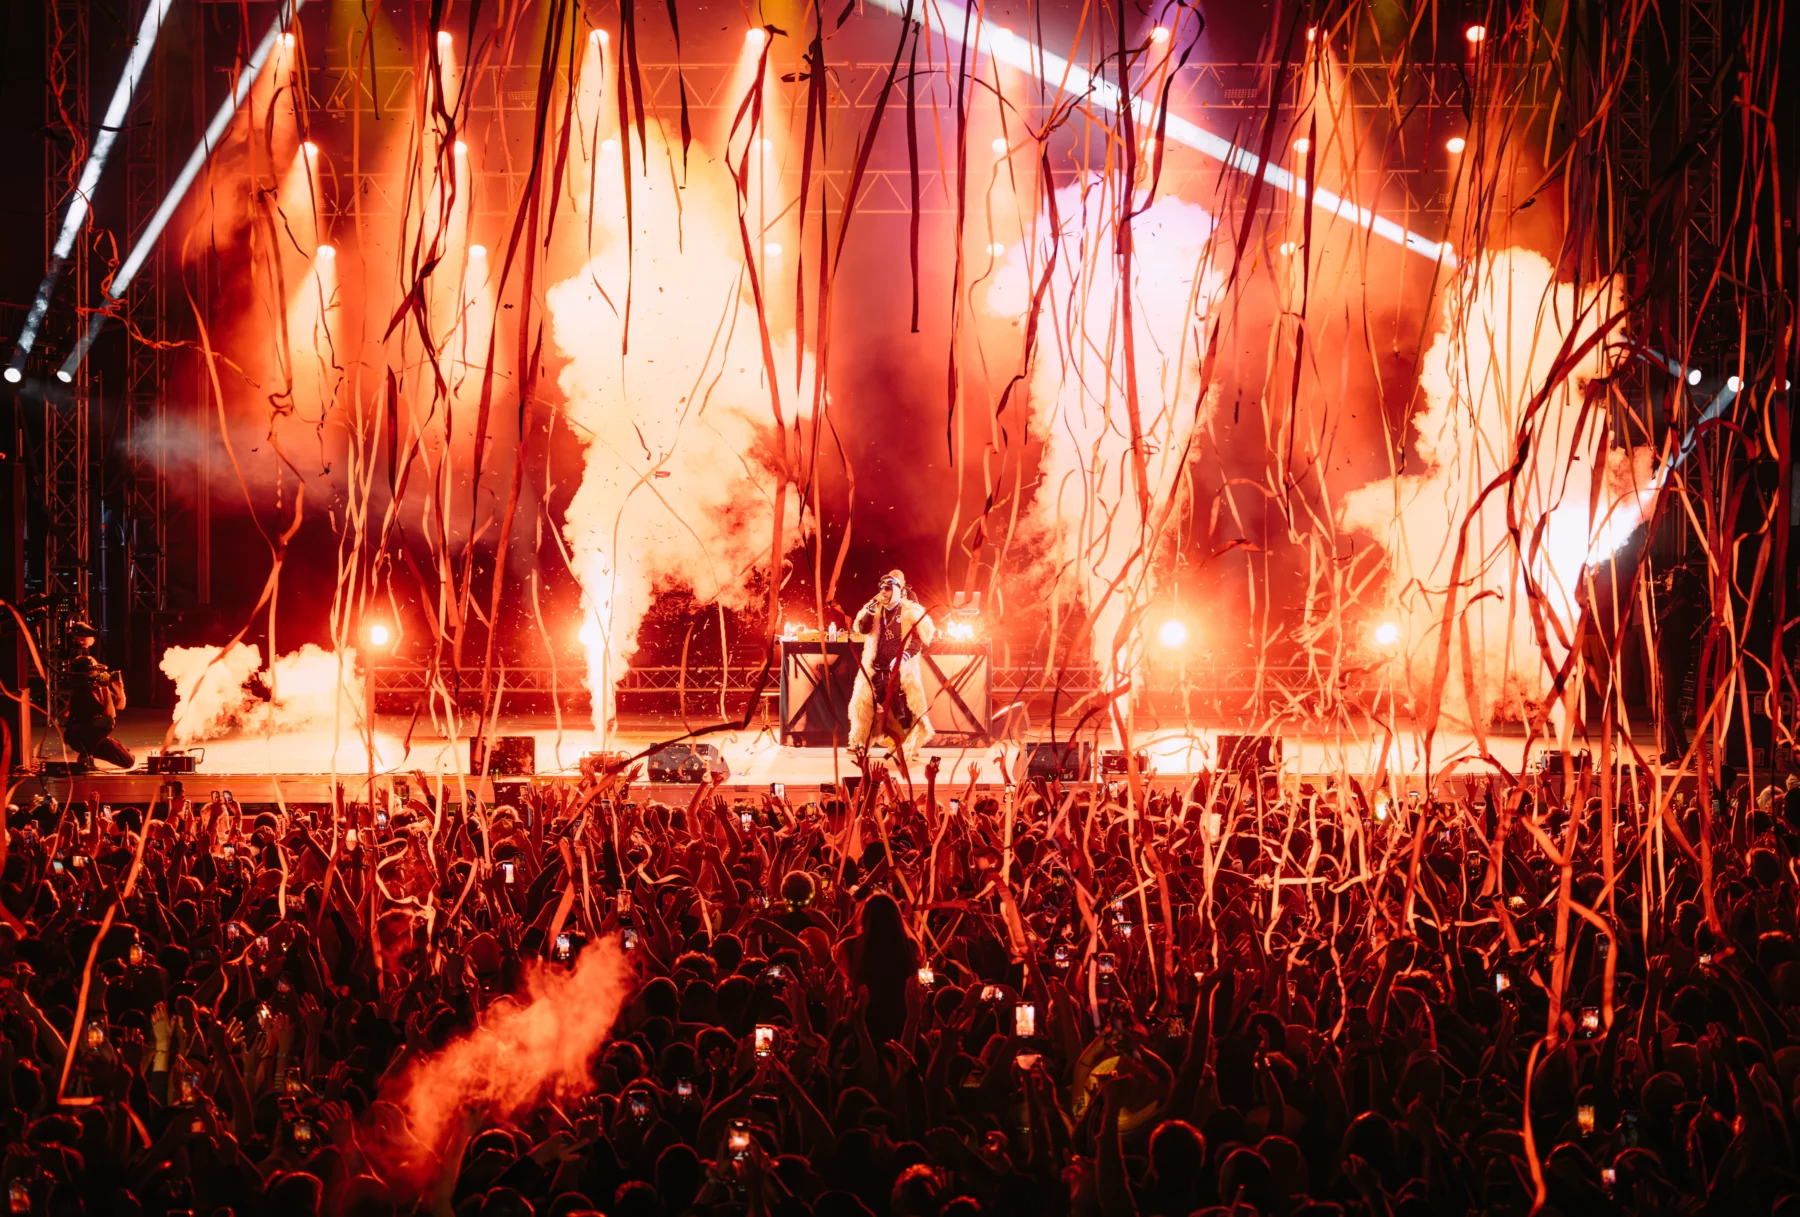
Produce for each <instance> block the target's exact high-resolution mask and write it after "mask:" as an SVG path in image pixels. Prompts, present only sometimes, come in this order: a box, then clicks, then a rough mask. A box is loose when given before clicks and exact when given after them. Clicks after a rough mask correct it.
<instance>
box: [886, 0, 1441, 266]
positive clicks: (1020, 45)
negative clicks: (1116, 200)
mask: <svg viewBox="0 0 1800 1217" xmlns="http://www.w3.org/2000/svg"><path fill="white" fill-rule="evenodd" d="M874 3H875V5H876V6H877V7H879V8H883V9H886V10H887V11H888V12H890V13H892V14H894V15H895V16H897V17H907V16H909V15H910V14H911V13H912V10H913V4H912V3H910V2H909V0H874ZM939 28H940V29H941V31H942V33H943V34H944V36H945V37H946V38H949V39H951V40H952V41H954V42H957V43H960V44H964V45H975V44H977V42H978V43H979V45H980V46H981V47H982V48H984V49H985V50H986V51H987V53H988V54H989V55H992V56H993V57H994V58H995V59H997V60H999V61H1000V62H1001V63H1004V64H1007V65H1008V66H1010V67H1014V68H1017V69H1018V70H1019V71H1021V72H1025V73H1028V74H1029V75H1030V76H1031V77H1032V79H1034V80H1036V81H1037V82H1038V83H1039V84H1042V85H1047V86H1049V87H1051V88H1057V89H1061V90H1063V91H1064V92H1066V93H1068V94H1069V95H1071V96H1073V97H1084V98H1086V99H1087V102H1088V104H1089V105H1093V106H1098V107H1099V108H1100V109H1102V110H1109V111H1111V112H1112V113H1115V114H1116V113H1118V112H1119V108H1120V104H1121V98H1120V93H1119V87H1118V86H1117V85H1115V84H1112V83H1110V82H1108V81H1105V80H1101V79H1100V78H1099V77H1097V76H1095V75H1094V74H1093V73H1092V72H1089V71H1088V70H1087V69H1085V68H1082V67H1078V66H1077V65H1075V64H1072V63H1070V62H1069V61H1068V60H1066V59H1064V58H1063V57H1062V56H1060V55H1055V54H1052V53H1051V52H1049V51H1047V50H1045V49H1044V48H1043V47H1040V46H1038V45H1037V44H1036V43H1034V42H1032V41H1031V40H1030V39H1028V38H1021V37H1020V36H1018V35H1017V34H1015V33H1013V32H1012V31H1011V30H1009V29H1007V28H1006V27H1005V26H1002V25H999V24H997V23H996V22H993V21H988V20H986V19H985V18H977V17H974V16H973V14H972V11H971V13H970V15H969V16H967V17H965V19H964V21H963V23H962V28H961V29H960V30H958V29H956V28H955V27H954V26H953V25H952V24H951V23H949V22H945V23H944V24H943V25H942V26H940V27H939ZM1131 114H1132V117H1133V118H1135V119H1136V120H1137V121H1139V122H1141V123H1144V124H1146V125H1148V124H1150V123H1153V122H1154V121H1156V117H1157V115H1156V106H1155V105H1154V104H1153V103H1152V102H1150V101H1147V100H1145V99H1144V98H1142V97H1138V96H1136V95H1135V94H1134V95H1133V96H1132V97H1131ZM1166 131H1167V138H1168V139H1170V140H1173V141H1174V142H1175V143H1178V144H1181V145H1183V146H1184V147H1188V148H1192V149H1193V150H1194V151H1196V152H1198V153H1200V154H1201V155H1202V156H1208V157H1211V158H1212V159H1213V160H1215V161H1219V162H1220V163H1222V164H1225V165H1229V166H1230V167H1231V168H1233V169H1236V170H1238V171H1239V172H1242V173H1247V174H1251V175H1256V174H1261V175H1262V179H1263V181H1265V182H1267V183H1268V184H1269V185H1271V186H1273V187H1275V189H1277V190H1282V191H1285V192H1287V193H1288V194H1291V195H1294V196H1296V197H1298V198H1301V199H1305V198H1309V197H1310V198H1311V199H1312V204H1313V206H1315V207H1317V208H1319V209H1320V210H1321V211H1323V212H1325V213H1326V214H1327V215H1331V216H1336V217H1338V218H1341V219H1347V220H1350V221H1352V222H1353V223H1355V224H1356V226H1357V227H1358V228H1362V229H1365V230H1367V231H1369V232H1371V233H1374V234H1375V235H1376V236H1378V237H1381V238H1383V239H1384V240H1388V241H1392V242H1393V243H1394V244H1396V245H1400V246H1404V247H1405V248H1407V249H1410V250H1412V251H1413V252H1414V253H1416V254H1422V255H1423V256H1425V257H1427V258H1430V259H1432V260H1433V261H1442V262H1443V264H1444V265H1445V266H1447V267H1455V266H1456V264H1457V263H1456V253H1455V251H1454V250H1452V249H1451V248H1450V246H1449V245H1447V244H1446V243H1444V242H1442V241H1433V240H1432V239H1431V238H1429V237H1425V236H1421V235H1419V234H1418V233H1416V232H1410V231H1408V230H1407V229H1405V228H1402V227H1401V226H1400V225H1398V224H1396V223H1394V221H1392V220H1389V219H1384V218H1383V217H1381V216H1378V215H1376V214H1375V213H1374V212H1373V211H1370V210H1369V209H1368V208H1367V207H1361V206H1358V205H1357V204H1355V203H1352V202H1351V201H1350V200H1349V199H1346V198H1344V197H1343V196H1342V195H1339V194H1336V193H1335V192H1333V191H1330V190H1326V189H1324V188H1323V187H1320V186H1314V187H1312V188H1311V190H1310V191H1309V190H1308V189H1307V184H1306V181H1305V179H1304V178H1302V177H1300V176H1299V175H1297V174H1293V173H1289V172H1288V171H1287V170H1286V169H1283V168H1281V167H1280V166H1279V165H1276V164H1273V163H1271V162H1266V161H1264V160H1263V159H1262V158H1261V157H1259V156H1257V155H1256V154H1255V153H1253V152H1251V151H1250V150H1249V149H1247V148H1240V147H1238V146H1237V145H1235V144H1233V143H1232V142H1231V141H1230V140H1227V139H1224V138H1223V137H1221V136H1218V135H1214V134H1213V133H1212V132H1211V131H1208V130H1206V129H1205V128H1203V127H1199V126H1197V125H1195V124H1194V123H1191V122H1189V121H1188V120H1187V119H1185V118H1182V117H1180V116H1179V115H1176V114H1173V113H1171V114H1170V115H1169V116H1168V118H1167V124H1166Z"/></svg>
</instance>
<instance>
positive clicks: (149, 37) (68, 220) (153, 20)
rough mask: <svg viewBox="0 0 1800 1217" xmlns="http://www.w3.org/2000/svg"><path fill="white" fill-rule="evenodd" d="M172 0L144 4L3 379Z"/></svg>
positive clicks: (33, 325) (28, 340)
mask: <svg viewBox="0 0 1800 1217" xmlns="http://www.w3.org/2000/svg"><path fill="white" fill-rule="evenodd" d="M174 2H175V0H150V3H149V4H147V5H145V6H144V19H143V21H142V22H141V23H139V25H138V34H137V41H136V42H134V43H132V44H131V54H130V55H128V56H126V58H125V71H124V72H123V73H121V74H120V76H119V83H118V85H117V86H116V87H114V89H113V95H112V100H111V101H110V102H108V103H107V106H106V117H105V118H103V119H101V120H100V129H99V130H98V131H96V132H95V133H94V143H93V146H92V147H90V148H89V149H88V158H87V164H85V165H83V166H82V167H81V181H80V182H79V183H78V184H77V185H76V187H75V193H74V194H73V195H71V196H70V198H69V209H68V211H66V212H64V213H63V222H62V229H61V230H60V231H59V232H58V233H57V234H56V245H55V246H54V247H53V248H52V250H51V253H50V267H49V269H48V270H46V271H45V272H44V281H43V282H42V283H40V284H39V285H38V291H37V298H36V299H34V300H33V301H32V302H31V311H30V312H29V313H28V314H26V317H25V328H24V329H22V330H21V331H19V342H18V346H17V347H15V348H14V350H13V357H12V363H11V364H10V365H9V366H8V369H7V374H6V379H8V380H10V381H17V380H19V379H20V375H21V373H22V372H23V370H24V367H25V359H26V357H27V356H28V355H30V354H31V348H32V347H33V346H35V345H36V344H37V334H38V329H39V328H40V327H41V326H42V325H43V324H44V316H45V315H46V314H47V313H48V312H49V311H50V296H51V294H52V293H54V292H55V291H56V281H57V280H58V279H59V278H61V277H62V268H63V264H64V263H65V262H67V261H68V259H69V253H70V251H71V250H73V249H74V248H75V238H76V237H77V236H78V235H80V233H81V226H82V225H83V224H85V223H86V222H87V218H88V213H89V212H90V211H91V210H92V209H93V198H94V192H95V191H96V190H98V189H99V188H100V175H101V173H102V172H104V171H105V169H106V158H107V157H108V156H109V155H111V153H112V146H113V144H114V143H115V142H116V141H117V140H118V138H119V131H120V130H121V129H122V128H123V127H124V126H125V116H126V114H128V113H129V112H130V110H131V102H132V99H133V98H135V97H136V96H137V87H138V82H139V81H141V80H142V79H143V78H144V69H145V68H146V67H148V66H149V64H150V54H151V52H152V51H154V50H155V49H156V37H157V35H158V34H160V33H161V32H162V25H163V18H164V17H167V16H168V15H169V6H170V5H172V4H173V3H174Z"/></svg>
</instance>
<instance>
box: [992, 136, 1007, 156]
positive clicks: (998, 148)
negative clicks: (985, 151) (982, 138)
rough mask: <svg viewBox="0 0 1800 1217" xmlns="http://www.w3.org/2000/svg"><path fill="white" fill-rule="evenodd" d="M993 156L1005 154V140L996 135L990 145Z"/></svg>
mask: <svg viewBox="0 0 1800 1217" xmlns="http://www.w3.org/2000/svg"><path fill="white" fill-rule="evenodd" d="M992 147H993V149H994V155H995V156H1005V155H1006V140H1004V139H1002V138H1000V137H998V136H996V137H995V139H994V142H993V145H992Z"/></svg>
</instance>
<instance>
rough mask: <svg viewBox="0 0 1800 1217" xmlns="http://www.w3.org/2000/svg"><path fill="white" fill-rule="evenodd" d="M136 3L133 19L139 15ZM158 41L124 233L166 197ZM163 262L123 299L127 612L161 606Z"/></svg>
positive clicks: (159, 252)
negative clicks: (146, 115)
mask: <svg viewBox="0 0 1800 1217" xmlns="http://www.w3.org/2000/svg"><path fill="white" fill-rule="evenodd" d="M149 2H150V0H142V2H141V3H140V4H139V5H138V6H137V7H138V12H137V13H136V14H134V16H133V20H136V19H138V17H140V16H141V15H142V9H143V6H144V4H147V3H149ZM164 45H165V44H164V43H162V42H161V41H160V40H159V42H158V45H157V50H156V54H155V55H154V57H153V58H152V60H151V64H150V72H149V80H148V82H147V83H148V88H146V89H144V90H143V93H144V94H145V95H146V98H147V100H146V101H145V102H142V103H140V104H144V105H147V106H148V107H149V108H150V110H149V115H148V119H147V120H146V118H145V116H144V115H139V116H138V117H137V119H136V120H134V121H132V122H131V123H130V124H129V125H128V127H127V130H126V133H125V158H126V159H125V216H126V223H125V230H126V232H127V233H129V234H136V233H138V232H141V231H143V228H144V225H145V224H146V223H147V222H148V221H149V219H150V217H151V216H152V215H153V214H154V213H155V211H156V209H157V207H158V206H159V205H160V204H161V203H162V200H163V196H164V195H166V194H167V193H168V186H169V181H168V173H167V171H166V168H165V165H166V163H167V158H166V156H165V141H166V132H167V124H165V123H162V122H159V121H157V119H158V117H159V109H160V107H159V104H158V103H159V100H160V98H161V96H162V91H163V89H164V88H165V87H166V82H165V79H164V77H165V75H166V73H165V72H164V70H163V54H162V48H163V46H164ZM166 264H167V259H166V257H165V256H164V253H163V245H162V244H161V243H160V242H159V243H158V244H157V246H156V248H155V249H154V250H153V251H152V252H151V254H150V260H149V262H148V263H147V264H146V266H145V267H144V273H143V274H142V275H141V276H140V279H141V280H142V281H141V283H140V285H139V287H138V288H137V290H136V291H132V292H128V293H127V294H126V296H125V302H124V318H125V327H126V336H125V393H124V399H125V419H124V422H125V453H126V460H127V463H128V468H127V470H126V475H125V476H126V504H127V506H126V518H125V526H126V527H127V529H129V532H128V533H127V537H126V544H127V550H126V552H127V556H128V562H129V567H128V570H127V574H126V580H127V589H126V590H127V596H128V599H129V604H130V609H131V611H132V612H134V613H138V612H153V611H155V610H158V609H162V608H166V607H167V602H168V586H167V583H168V556H167V540H168V496H167V494H166V492H165V483H164V478H163V473H164V470H163V452H164V450H165V448H166V442H165V441H166V436H165V434H164V427H165V426H166V418H165V406H164V402H165V394H166V392H167V388H168V372H169V359H168V357H167V355H166V353H165V350H164V348H163V346H162V340H163V339H164V338H165V337H166V336H167V333H168V328H167V308H168V287H167V285H166V283H165V281H164V275H163V270H164V267H165V266H166Z"/></svg>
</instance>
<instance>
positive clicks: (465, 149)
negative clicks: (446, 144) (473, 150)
mask: <svg viewBox="0 0 1800 1217" xmlns="http://www.w3.org/2000/svg"><path fill="white" fill-rule="evenodd" d="M455 151H456V155H458V156H467V155H468V154H469V145H467V144H465V143H463V142H462V141H461V140H460V139H459V140H457V141H456V145H455Z"/></svg>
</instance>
